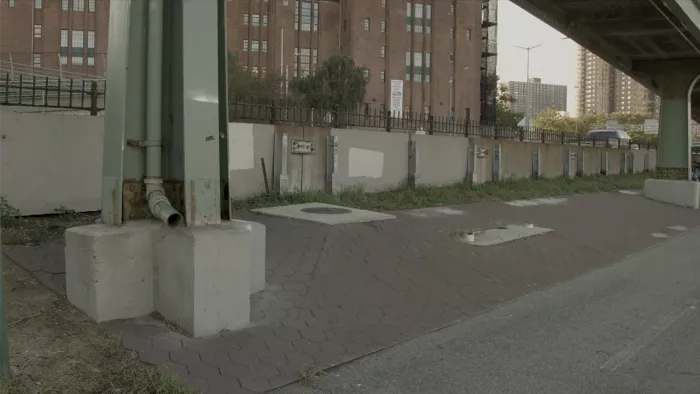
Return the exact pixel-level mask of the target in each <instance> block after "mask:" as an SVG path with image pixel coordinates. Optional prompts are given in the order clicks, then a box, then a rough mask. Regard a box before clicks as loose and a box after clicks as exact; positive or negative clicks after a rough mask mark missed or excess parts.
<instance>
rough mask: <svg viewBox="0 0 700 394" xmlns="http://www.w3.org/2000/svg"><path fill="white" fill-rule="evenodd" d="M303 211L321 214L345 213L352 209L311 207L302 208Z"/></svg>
mask: <svg viewBox="0 0 700 394" xmlns="http://www.w3.org/2000/svg"><path fill="white" fill-rule="evenodd" d="M301 211H302V212H304V213H316V214H321V215H342V214H346V213H351V212H352V211H351V210H349V209H346V208H331V207H311V208H302V209H301Z"/></svg>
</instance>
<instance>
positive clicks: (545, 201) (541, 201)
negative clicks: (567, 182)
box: [506, 198, 567, 208]
mask: <svg viewBox="0 0 700 394" xmlns="http://www.w3.org/2000/svg"><path fill="white" fill-rule="evenodd" d="M566 201H567V199H566V198H535V199H532V200H515V201H508V202H506V204H508V205H512V206H514V207H520V208H523V207H535V206H538V205H561V204H566Z"/></svg>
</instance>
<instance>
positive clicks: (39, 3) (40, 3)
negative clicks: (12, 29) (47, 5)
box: [34, 0, 44, 8]
mask: <svg viewBox="0 0 700 394" xmlns="http://www.w3.org/2000/svg"><path fill="white" fill-rule="evenodd" d="M43 6H44V2H43V0H34V8H42V7H43Z"/></svg>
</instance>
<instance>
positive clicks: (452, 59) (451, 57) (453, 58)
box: [450, 52, 455, 63]
mask: <svg viewBox="0 0 700 394" xmlns="http://www.w3.org/2000/svg"><path fill="white" fill-rule="evenodd" d="M454 62H455V54H454V52H452V53H450V63H454Z"/></svg>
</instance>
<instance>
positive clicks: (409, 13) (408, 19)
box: [406, 2, 413, 32]
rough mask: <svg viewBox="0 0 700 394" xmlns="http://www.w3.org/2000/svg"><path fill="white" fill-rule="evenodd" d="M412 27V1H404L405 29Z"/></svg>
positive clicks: (409, 29) (408, 29)
mask: <svg viewBox="0 0 700 394" xmlns="http://www.w3.org/2000/svg"><path fill="white" fill-rule="evenodd" d="M412 28H413V3H410V2H408V3H406V31H408V32H410V31H411V29H412Z"/></svg>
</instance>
